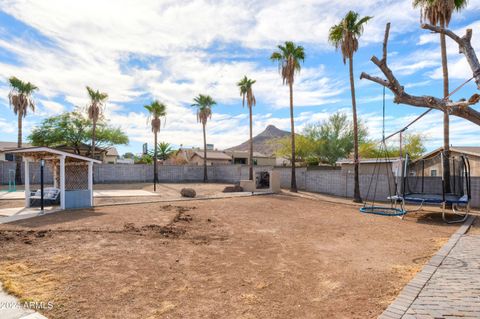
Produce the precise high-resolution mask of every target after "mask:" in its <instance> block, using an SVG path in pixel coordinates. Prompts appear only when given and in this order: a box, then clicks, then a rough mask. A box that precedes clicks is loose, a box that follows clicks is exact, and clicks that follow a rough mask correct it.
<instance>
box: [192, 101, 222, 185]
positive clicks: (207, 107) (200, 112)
mask: <svg viewBox="0 0 480 319" xmlns="http://www.w3.org/2000/svg"><path fill="white" fill-rule="evenodd" d="M193 102H195V103H193V104H192V106H194V107H196V108H197V121H198V122H200V123H202V127H203V182H204V183H206V182H207V180H208V176H207V133H206V130H205V127H206V125H207V121H208V119H209V118H212V106H214V105H215V104H217V102H215V101H214V100H213V99H212V97H211V96H210V95H203V94H199V95H198V96H197V97H196V98H194V99H193Z"/></svg>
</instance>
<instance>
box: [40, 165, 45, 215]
mask: <svg viewBox="0 0 480 319" xmlns="http://www.w3.org/2000/svg"><path fill="white" fill-rule="evenodd" d="M44 166H45V160H43V159H42V160H40V210H41V212H42V213H43V211H44V205H43V168H44Z"/></svg>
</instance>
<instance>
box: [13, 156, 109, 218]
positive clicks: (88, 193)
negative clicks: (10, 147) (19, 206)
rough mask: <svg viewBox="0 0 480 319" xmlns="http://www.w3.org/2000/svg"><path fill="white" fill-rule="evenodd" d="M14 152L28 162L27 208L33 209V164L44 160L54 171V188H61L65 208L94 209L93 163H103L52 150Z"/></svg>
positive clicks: (26, 170) (62, 204) (26, 177)
mask: <svg viewBox="0 0 480 319" xmlns="http://www.w3.org/2000/svg"><path fill="white" fill-rule="evenodd" d="M10 153H15V154H19V155H21V156H22V157H23V161H24V163H25V207H30V204H31V201H30V199H31V198H30V197H31V195H32V192H31V191H30V174H29V163H30V162H39V161H41V160H43V161H45V162H46V163H47V164H48V165H50V167H51V168H52V170H53V172H54V189H58V193H59V196H60V208H61V209H72V208H85V207H92V206H93V164H94V163H98V164H99V163H101V162H100V161H98V160H95V159H92V158H89V157H85V156H81V155H77V154H72V153H68V152H64V151H60V150H57V149H54V148H50V147H27V148H20V149H16V150H14V151H11V152H10Z"/></svg>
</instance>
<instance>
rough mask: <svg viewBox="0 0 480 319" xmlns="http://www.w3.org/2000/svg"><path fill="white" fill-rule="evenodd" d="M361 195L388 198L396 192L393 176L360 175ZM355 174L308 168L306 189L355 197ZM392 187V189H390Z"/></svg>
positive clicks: (367, 197) (366, 197) (370, 198)
mask: <svg viewBox="0 0 480 319" xmlns="http://www.w3.org/2000/svg"><path fill="white" fill-rule="evenodd" d="M359 179H360V195H361V196H362V198H363V199H367V200H373V199H376V200H382V201H384V200H386V199H387V197H388V196H390V195H394V194H395V182H394V180H393V177H391V176H390V177H387V176H386V175H379V176H378V178H377V177H375V178H374V180H372V175H360V176H359ZM354 181H355V178H354V175H353V174H348V173H347V172H345V171H340V170H325V171H321V170H307V172H306V188H305V190H306V191H309V192H315V193H323V194H329V195H335V196H343V197H349V198H350V197H353V191H354ZM389 189H390V191H389Z"/></svg>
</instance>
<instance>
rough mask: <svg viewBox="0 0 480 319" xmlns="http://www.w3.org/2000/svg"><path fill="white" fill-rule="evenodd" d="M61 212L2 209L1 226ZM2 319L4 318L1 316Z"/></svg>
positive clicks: (55, 207) (58, 209)
mask: <svg viewBox="0 0 480 319" xmlns="http://www.w3.org/2000/svg"><path fill="white" fill-rule="evenodd" d="M58 211H60V208H59V207H58V206H48V207H45V208H44V211H43V212H42V211H41V210H40V208H39V207H31V208H24V207H16V208H4V209H0V224H5V223H11V222H14V221H16V220H21V219H27V218H32V217H36V216H41V215H45V214H51V213H54V212H58ZM0 318H2V317H1V316H0Z"/></svg>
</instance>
